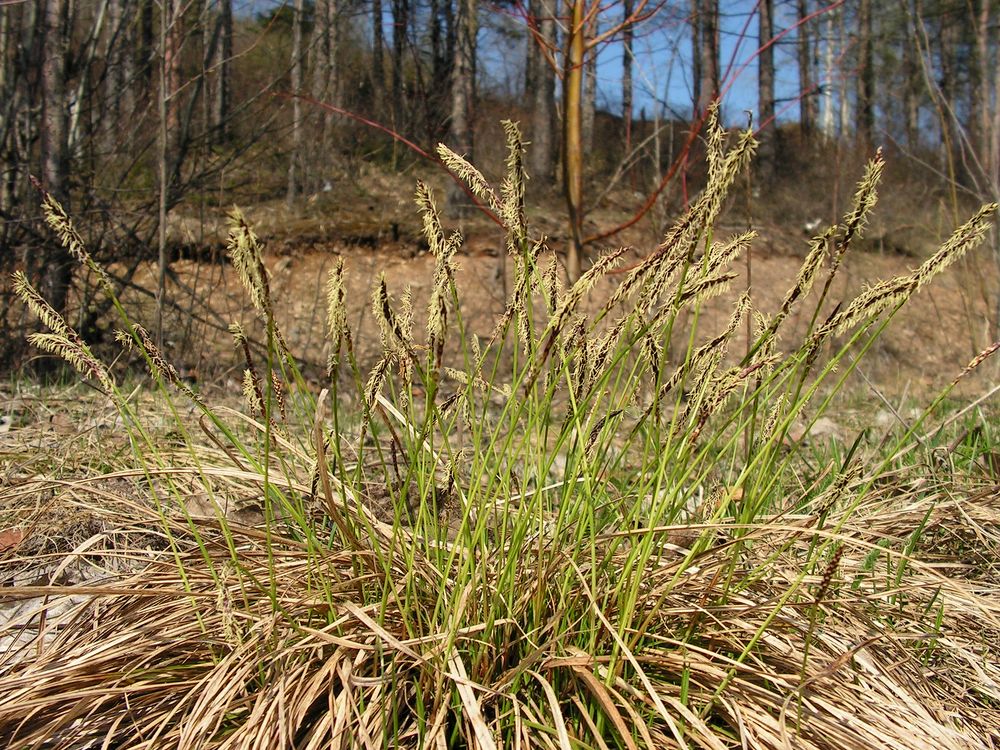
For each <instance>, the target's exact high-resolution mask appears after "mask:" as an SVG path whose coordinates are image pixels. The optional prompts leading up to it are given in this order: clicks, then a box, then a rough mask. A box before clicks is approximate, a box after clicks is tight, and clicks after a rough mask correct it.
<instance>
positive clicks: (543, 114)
mask: <svg viewBox="0 0 1000 750" xmlns="http://www.w3.org/2000/svg"><path fill="white" fill-rule="evenodd" d="M531 8H532V11H531V13H532V16H533V17H534V18H535V19H536V23H537V24H538V35H539V37H541V39H540V40H538V41H533V42H532V44H533V45H535V46H536V47H537V45H538V44H544V45H546V46H547V47H548V48H549V50H551V51H553V52H555V48H556V21H555V12H554V10H555V9H554V8H552V7H551V6H550V5H549V4H548V2H547V1H546V0H532V3H531ZM538 57H539V63H538V67H537V68H536V74H535V81H536V83H535V87H534V89H533V90H532V92H531V96H532V98H533V100H534V109H533V111H532V115H531V123H532V125H531V148H530V150H529V152H528V158H529V159H530V163H531V171H532V177H534V178H535V179H536V180H539V181H540V182H542V183H544V184H549V183H551V182H552V177H553V174H552V173H553V171H554V165H553V154H554V149H553V134H554V132H555V127H554V125H555V118H556V105H555V95H556V94H555V92H556V77H555V71H553V70H552V67H551V66H550V65H549V63H548V61H547V60H546V59H545V56H544V55H542V54H539V56H538Z"/></svg>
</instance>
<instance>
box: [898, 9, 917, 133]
mask: <svg viewBox="0 0 1000 750" xmlns="http://www.w3.org/2000/svg"><path fill="white" fill-rule="evenodd" d="M900 5H901V6H902V9H903V12H904V15H905V17H906V22H905V26H904V31H905V34H906V37H907V38H906V39H905V40H904V42H903V43H902V44H901V45H900V47H902V54H903V61H902V66H903V71H902V72H903V132H904V133H905V134H906V145H907V147H909V148H910V149H911V150H912V149H914V148H916V147H917V145H918V144H919V142H920V134H919V130H918V127H917V123H918V121H919V119H920V117H919V115H920V109H919V104H918V96H919V92H920V88H921V85H922V84H921V70H920V63H919V61H918V60H917V59H916V56H917V55H918V54H919V51H918V50H915V49H914V46H913V44H911V43H910V42H909V40H910V39H915V38H916V33H917V32H916V29H915V28H914V24H913V17H912V13H911V12H910V8H909V2H908V0H901V2H900Z"/></svg>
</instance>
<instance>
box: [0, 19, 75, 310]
mask: <svg viewBox="0 0 1000 750" xmlns="http://www.w3.org/2000/svg"><path fill="white" fill-rule="evenodd" d="M0 12H6V11H0ZM67 15H68V8H67V2H66V0H45V2H44V8H43V10H42V17H41V21H42V27H41V33H42V40H41V48H42V60H41V63H42V64H41V89H42V122H41V128H40V129H41V157H42V180H43V183H44V185H45V189H46V190H48V191H49V192H50V193H51V194H52V195H53V197H55V199H56V200H58V201H59V202H60V203H61V204H62V205H63V208H65V209H66V210H67V211H69V210H70V205H69V194H68V184H67V183H68V177H69V163H68V161H69V154H68V143H67V138H68V131H69V128H68V121H67V112H66V55H67V51H68V45H69V28H68V25H69V24H68V23H67ZM70 264H71V259H70V257H69V254H68V253H67V252H66V250H65V249H63V247H62V246H61V245H60V244H59V243H58V242H53V243H51V244H50V245H49V246H48V247H47V248H46V249H45V261H44V271H43V274H44V275H43V279H42V291H43V294H44V295H45V298H46V299H47V300H48V301H49V304H50V305H52V307H53V308H54V309H55V310H56V311H58V312H60V313H63V312H65V308H66V300H67V296H68V293H69V285H70V280H71V279H72V266H71V265H70Z"/></svg>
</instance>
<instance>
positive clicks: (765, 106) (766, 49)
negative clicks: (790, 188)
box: [757, 0, 776, 182]
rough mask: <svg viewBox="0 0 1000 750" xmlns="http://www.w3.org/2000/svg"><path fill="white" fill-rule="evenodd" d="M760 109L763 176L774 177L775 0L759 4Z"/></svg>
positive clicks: (760, 158) (758, 59) (758, 71)
mask: <svg viewBox="0 0 1000 750" xmlns="http://www.w3.org/2000/svg"><path fill="white" fill-rule="evenodd" d="M757 13H758V18H757V21H758V27H757V44H758V49H759V50H760V52H759V54H758V56H757V113H758V116H759V117H760V124H759V127H760V136H759V138H760V149H759V151H758V154H759V157H758V160H757V164H758V167H759V170H760V175H761V179H762V180H764V181H765V182H767V181H770V180H771V179H772V178H773V177H774V171H775V142H774V140H775V131H776V128H775V125H774V122H773V120H774V45H773V44H772V42H773V41H774V0H760V3H759V4H758V6H757Z"/></svg>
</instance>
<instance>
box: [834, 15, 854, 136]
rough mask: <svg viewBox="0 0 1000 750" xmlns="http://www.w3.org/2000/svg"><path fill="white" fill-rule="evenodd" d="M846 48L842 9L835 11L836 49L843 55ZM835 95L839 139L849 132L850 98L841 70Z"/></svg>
mask: <svg viewBox="0 0 1000 750" xmlns="http://www.w3.org/2000/svg"><path fill="white" fill-rule="evenodd" d="M846 47H847V22H846V20H845V19H844V8H843V6H841V8H840V9H839V10H838V11H837V48H838V51H839V52H840V53H841V54H843V53H844V49H845V48H846ZM838 73H839V75H838V81H837V94H838V104H839V105H840V137H841V138H847V134H848V133H850V132H851V126H852V125H853V123H852V122H851V97H850V96H849V95H848V90H849V89H848V79H847V76H846V75H845V74H844V71H843V70H840V71H838Z"/></svg>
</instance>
